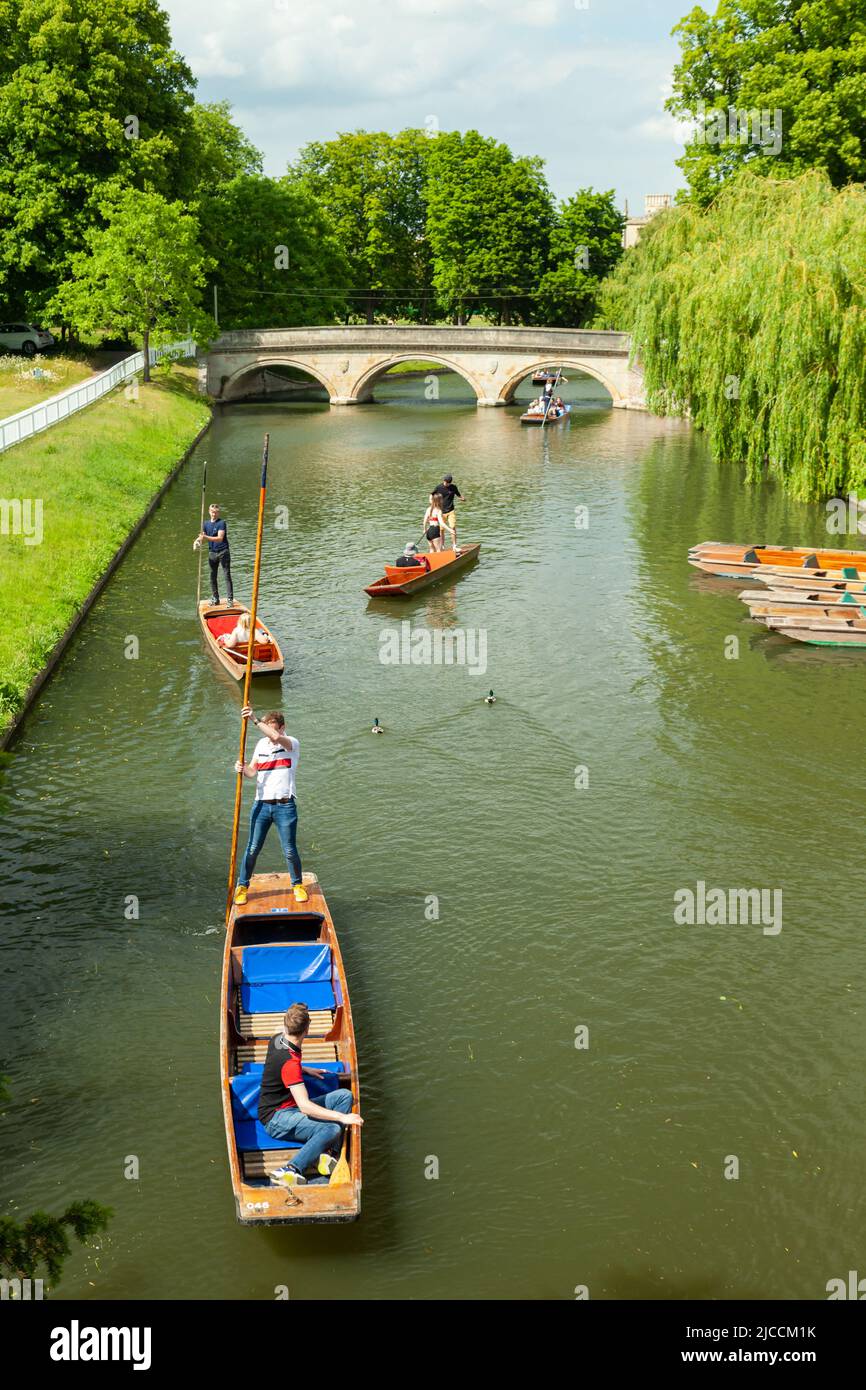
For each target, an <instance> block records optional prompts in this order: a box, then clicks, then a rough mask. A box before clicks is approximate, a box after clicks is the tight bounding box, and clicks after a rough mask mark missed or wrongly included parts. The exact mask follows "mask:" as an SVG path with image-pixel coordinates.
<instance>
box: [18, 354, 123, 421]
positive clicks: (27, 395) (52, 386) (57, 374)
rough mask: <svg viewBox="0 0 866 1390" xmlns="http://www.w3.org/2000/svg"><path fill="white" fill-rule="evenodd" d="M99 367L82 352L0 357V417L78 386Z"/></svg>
mask: <svg viewBox="0 0 866 1390" xmlns="http://www.w3.org/2000/svg"><path fill="white" fill-rule="evenodd" d="M98 370H99V368H98V367H97V366H94V363H93V361H92V360H91V358H90V357H85V356H83V355H82V356H80V357H78V356H76V357H58V356H53V355H52V356H50V357H42V356H39V357H33V358H27V357H15V356H13V355H12V353H9V354H7V355H6V356H0V420H5V418H6V416H7V415H17V414H18V412H19V410H27V409H28V408H29V407H30V406H31V405H38V404H39V402H40V401H44V400H46V399H47V398H48V397H49V396H56V395H57V394H58V392H60V391H65V390H66V388H67V387H68V386H77V384H78V382H79V381H86V380H87V378H88V377H89V376H93V373H94V372H95V371H98ZM34 372H35V373H36V375H35V376H34Z"/></svg>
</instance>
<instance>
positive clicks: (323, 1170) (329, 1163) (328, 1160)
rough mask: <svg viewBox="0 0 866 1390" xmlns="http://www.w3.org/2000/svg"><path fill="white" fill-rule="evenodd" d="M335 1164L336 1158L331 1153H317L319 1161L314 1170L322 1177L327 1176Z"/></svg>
mask: <svg viewBox="0 0 866 1390" xmlns="http://www.w3.org/2000/svg"><path fill="white" fill-rule="evenodd" d="M336 1166H337V1160H336V1159H335V1157H334V1155H333V1154H327V1153H326V1154H319V1162H318V1165H317V1169H316V1171H317V1172H318V1173H320V1174H321V1176H322V1177H323V1178H329V1177H330V1176H331V1174H332V1173H333V1171H334V1169H335V1168H336Z"/></svg>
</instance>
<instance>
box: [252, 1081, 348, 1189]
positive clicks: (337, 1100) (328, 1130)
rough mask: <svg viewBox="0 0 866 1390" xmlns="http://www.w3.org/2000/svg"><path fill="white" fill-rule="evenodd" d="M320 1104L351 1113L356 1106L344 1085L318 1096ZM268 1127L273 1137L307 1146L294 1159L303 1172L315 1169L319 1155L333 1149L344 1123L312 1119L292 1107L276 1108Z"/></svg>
mask: <svg viewBox="0 0 866 1390" xmlns="http://www.w3.org/2000/svg"><path fill="white" fill-rule="evenodd" d="M316 1104H317V1105H323V1106H324V1107H325V1109H326V1110H342V1112H343V1114H344V1115H347V1114H348V1113H349V1111H350V1110H351V1108H352V1092H351V1091H345V1090H343V1089H342V1088H341V1089H340V1090H339V1091H328V1093H327V1095H324V1096H318V1097H317V1098H316ZM265 1129H266V1130H267V1131H268V1134H269V1135H270V1136H271V1138H272V1139H294V1140H297V1142H298V1143H300V1144H302V1145H303V1147H302V1148H300V1149H298V1152H297V1153H296V1154H295V1156H294V1158H293V1159H292V1160H291V1165H292V1167H293V1168H296V1169H297V1170H298V1172H299V1173H305V1172H306V1171H307V1169H308V1168H312V1166H313V1164H314V1163H315V1162H316V1161H317V1159H318V1157H319V1154H322V1153H324V1152H325V1149H330V1148H332V1147H333V1146H334V1145H335V1144H336V1142H337V1140H338V1139H340V1138H341V1136H342V1133H343V1129H344V1126H343V1125H341V1124H338V1123H337V1122H336V1121H335V1122H334V1124H332V1125H329V1124H328V1122H327V1120H311V1119H309V1117H308V1116H307V1115H302V1114H301V1112H300V1110H298V1109H296V1108H295V1107H294V1106H292V1107H291V1109H289V1110H277V1111H275V1113H274V1114H273V1115H272V1116H271V1118H270V1119H269V1120H268V1122H267V1124H266V1125H265Z"/></svg>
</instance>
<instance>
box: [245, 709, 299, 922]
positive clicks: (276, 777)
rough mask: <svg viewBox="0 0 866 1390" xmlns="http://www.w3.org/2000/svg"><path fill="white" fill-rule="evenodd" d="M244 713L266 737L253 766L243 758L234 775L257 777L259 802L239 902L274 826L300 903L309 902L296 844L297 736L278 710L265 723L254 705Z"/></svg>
mask: <svg viewBox="0 0 866 1390" xmlns="http://www.w3.org/2000/svg"><path fill="white" fill-rule="evenodd" d="M241 715H242V717H243V718H244V719H250V720H252V722H253V724H254V725H255V727H256V728H257V729H258V730H259V733H261V734H263V735H264V737H263V738H260V739H259V741H258V743H257V744H256V746H255V748H254V750H253V756H252V758H251V760H250V761H249V762H248V763H242V762H241V761H240V759H238V761H237V762H236V763H235V772H243V774H244V776H245V777H255V779H256V799H255V801H254V802H253V809H252V814H251V815H250V838H249V843H248V844H247V847H246V850H245V852H244V857H243V859H242V861H241V871H240V875H239V877H238V882H237V887H236V888H235V902H236V903H238V904H243V903H245V902H246V900H247V889H248V888H249V886H250V879H251V878H252V876H253V870H254V869H255V867H256V860H257V859H258V857H259V854H260V853H261V849H262V845H263V844H264V843H265V840H266V839H267V834H268V831H269V830H270V828H271V826H272V825H275V826H276V827H277V833H278V835H279V837H280V843H281V844H282V846H283V853H284V854H285V856H286V864H287V865H288V869H289V874H290V875H291V880H292V893H293V894H294V898H295V902H296V903H305V902H307V901H308V898H309V894H308V893H307V890H306V888H305V887H304V878H303V873H302V871H301V860H300V856H299V854H298V850H297V846H296V844H295V837H296V835H297V829H298V808H297V806H296V805H295V771H296V769H297V766H298V757H299V755H300V751H301V745H300V744H299V742H298V740H297V739H296V738H292V737H291V735H289V734H287V733H286V732H285V728H286V721H285V719H284V718H283V716H282V715H281V714H280V713H279V711H278V710H272V711H271V712H270V714H266V715H265V716H264V718H263V719H256V716H255V713H254V712H253V708H252V706H251V705H247V706H246V707H245V708H244V709H243V710H241Z"/></svg>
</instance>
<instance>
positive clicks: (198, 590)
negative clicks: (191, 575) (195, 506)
mask: <svg viewBox="0 0 866 1390" xmlns="http://www.w3.org/2000/svg"><path fill="white" fill-rule="evenodd" d="M206 490H207V459H205V461H204V469H203V470H202V475H201V521H200V522H199V525H198V533H199V535H201V533H202V531H203V530H204V501H205V493H206ZM203 546H204V541H202V542H201V543H200V545H199V548H198V586H197V588H196V595H195V601H196V605H199V604H200V603H201V552H202V548H203Z"/></svg>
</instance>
